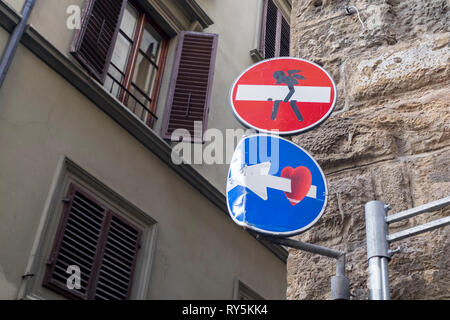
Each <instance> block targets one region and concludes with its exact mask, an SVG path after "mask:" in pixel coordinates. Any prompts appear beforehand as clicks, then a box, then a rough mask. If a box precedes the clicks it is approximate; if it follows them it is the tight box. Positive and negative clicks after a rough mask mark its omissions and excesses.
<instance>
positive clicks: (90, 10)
mask: <svg viewBox="0 0 450 320" xmlns="http://www.w3.org/2000/svg"><path fill="white" fill-rule="evenodd" d="M126 3H127V1H126V0H89V2H88V3H87V6H86V8H85V12H84V14H83V20H82V21H83V22H82V27H81V29H80V30H79V31H78V32H77V34H76V35H75V38H74V42H73V44H72V49H71V53H72V54H73V55H74V57H75V58H76V59H77V60H78V61H79V62H80V63H81V64H82V65H83V66H84V67H85V68H86V69H87V70H88V71H89V72H90V73H91V74H92V76H94V77H95V78H96V79H97V80H98V81H100V82H101V83H104V81H105V77H106V73H107V71H108V67H109V63H110V61H111V56H112V52H113V49H114V43H115V41H116V38H117V34H118V32H119V28H120V21H121V19H122V15H123V12H124V9H125V6H126Z"/></svg>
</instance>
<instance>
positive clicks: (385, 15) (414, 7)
mask: <svg viewBox="0 0 450 320" xmlns="http://www.w3.org/2000/svg"><path fill="white" fill-rule="evenodd" d="M346 6H354V7H356V8H357V9H358V11H359V14H360V19H361V21H362V24H361V22H360V21H359V19H358V15H357V14H356V10H354V8H350V12H352V13H353V14H351V15H347V14H346V11H345V7H346ZM449 20H450V13H449V1H448V0H352V1H343V0H341V1H340V0H294V1H293V10H292V17H291V55H292V56H296V57H300V58H304V59H307V60H310V61H313V62H316V63H318V64H320V65H322V66H323V67H324V68H325V69H326V70H328V71H329V72H330V74H331V75H332V76H333V78H334V80H335V81H336V84H337V87H338V94H339V96H338V105H337V107H336V109H335V111H334V113H333V115H332V116H331V117H330V118H329V119H328V120H327V121H325V123H324V124H323V125H321V126H320V127H319V128H316V129H314V130H313V131H310V132H308V133H306V134H302V135H299V136H296V137H293V139H292V140H293V141H294V142H295V143H297V144H298V145H300V146H302V147H304V148H305V149H306V150H308V151H310V152H311V154H312V155H313V156H314V157H315V158H316V159H317V160H318V162H319V163H320V165H321V166H322V168H323V169H324V170H325V174H326V176H327V180H328V184H329V204H328V207H327V210H326V212H325V213H324V215H323V217H322V218H321V220H320V222H319V223H318V224H316V225H315V226H314V227H313V228H312V229H310V230H309V231H307V232H305V233H304V234H302V235H300V236H298V237H297V238H298V239H299V240H301V241H306V242H310V243H316V244H320V245H324V246H328V247H331V248H335V249H339V250H344V251H346V252H348V254H347V258H348V263H347V267H346V272H347V273H348V276H349V278H350V283H351V288H350V290H351V294H352V298H353V299H368V296H369V289H368V264H367V257H366V242H365V241H366V240H365V221H364V204H365V203H366V202H368V201H370V200H381V201H384V202H385V203H388V204H390V205H391V206H392V207H393V210H392V211H390V213H396V212H399V211H402V210H405V209H408V208H412V207H415V206H418V205H421V204H424V203H427V202H430V201H433V200H438V199H440V198H443V197H445V196H448V195H450V103H449V101H450V86H449V83H450V72H449V71H450V70H449V60H450V49H449V42H450V32H449V31H450V30H449ZM449 213H450V208H448V207H447V208H446V209H443V210H440V211H436V212H434V213H428V214H424V215H421V216H418V217H416V218H412V219H410V220H408V221H402V222H398V223H396V224H394V225H393V226H392V227H391V228H390V232H395V231H399V230H402V229H404V228H407V227H412V226H414V225H417V224H420V223H424V222H426V221H431V220H434V219H437V218H440V217H444V216H448V215H449ZM449 236H450V228H449V227H445V228H441V229H437V230H434V231H432V232H428V233H424V234H422V235H417V236H415V237H413V238H409V239H405V240H403V241H401V242H397V243H394V246H393V247H394V248H395V247H397V246H401V247H402V252H401V253H398V254H396V255H395V256H394V257H393V259H392V261H391V262H390V263H389V282H390V292H391V298H392V299H449V298H450V289H449V288H450V254H449V253H450V241H449ZM391 249H393V248H391ZM334 269H335V262H334V261H333V260H331V259H328V258H325V257H320V256H317V255H312V254H309V253H305V252H300V251H297V250H290V254H289V259H288V290H287V297H288V299H329V298H330V277H331V276H332V275H333V274H334Z"/></svg>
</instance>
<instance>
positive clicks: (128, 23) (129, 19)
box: [120, 3, 139, 39]
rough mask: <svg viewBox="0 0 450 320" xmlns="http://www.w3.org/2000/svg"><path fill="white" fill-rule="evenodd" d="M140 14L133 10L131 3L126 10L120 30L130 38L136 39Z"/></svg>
mask: <svg viewBox="0 0 450 320" xmlns="http://www.w3.org/2000/svg"><path fill="white" fill-rule="evenodd" d="M138 18H139V13H138V12H137V11H136V9H135V8H133V7H132V6H131V5H130V4H129V3H128V4H127V6H126V8H125V12H124V13H123V18H122V23H121V24H120V29H121V30H122V31H123V32H124V33H125V34H126V35H127V36H128V37H129V38H130V39H133V38H134V32H135V30H136V25H137V22H138Z"/></svg>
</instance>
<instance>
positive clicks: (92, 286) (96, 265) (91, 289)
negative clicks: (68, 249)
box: [43, 182, 142, 300]
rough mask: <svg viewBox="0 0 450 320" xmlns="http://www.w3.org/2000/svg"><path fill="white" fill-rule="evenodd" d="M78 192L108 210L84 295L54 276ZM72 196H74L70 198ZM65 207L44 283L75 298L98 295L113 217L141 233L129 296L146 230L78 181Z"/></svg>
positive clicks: (72, 188) (45, 285) (134, 259)
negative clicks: (124, 216) (100, 273)
mask: <svg viewBox="0 0 450 320" xmlns="http://www.w3.org/2000/svg"><path fill="white" fill-rule="evenodd" d="M75 193H79V194H82V195H83V196H84V197H86V198H87V199H89V200H90V201H92V202H93V203H95V204H96V205H98V206H100V207H102V209H103V210H104V212H105V216H104V221H103V222H102V226H101V232H100V235H99V239H98V241H97V244H96V245H97V248H96V252H95V256H94V260H93V262H92V268H93V270H92V271H91V275H90V276H91V277H92V278H90V279H88V280H87V288H86V291H87V292H86V295H83V294H81V293H79V292H78V291H76V290H69V289H67V288H65V287H64V286H61V284H60V283H59V282H56V281H54V280H53V277H52V274H53V272H54V269H55V266H56V259H57V255H58V254H59V251H60V249H61V245H62V240H63V237H64V233H65V230H66V226H67V222H68V219H69V214H70V209H71V207H72V202H73V199H74V196H75ZM69 199H70V200H69ZM63 201H64V205H63V211H62V213H61V215H62V217H61V221H60V223H59V226H58V231H57V233H56V237H55V239H54V241H53V247H52V250H51V253H50V256H49V259H48V260H47V263H46V266H47V268H46V271H45V275H44V280H43V286H44V287H47V288H48V289H50V290H54V291H56V292H57V293H59V294H61V295H63V296H64V297H66V298H69V299H70V298H75V299H82V300H92V299H94V298H95V293H96V289H97V286H98V280H99V272H100V269H101V266H102V260H103V257H104V251H105V246H106V242H107V238H108V235H109V229H110V223H111V220H112V218H113V217H115V218H116V219H118V220H120V221H121V222H122V223H124V224H127V225H129V226H130V227H132V228H133V229H135V230H136V231H137V232H138V236H137V240H136V241H137V249H136V253H135V255H134V258H133V263H132V269H131V272H130V281H129V283H128V290H127V296H126V299H129V297H130V294H131V288H132V286H133V279H134V271H135V266H136V261H137V256H138V254H139V248H140V247H141V243H140V241H141V237H142V230H140V228H139V227H137V226H135V225H133V224H132V223H131V222H130V221H128V220H126V219H124V218H123V217H121V216H120V215H119V214H117V213H115V212H114V210H113V209H112V208H109V207H108V206H107V205H105V204H104V203H103V202H102V201H101V200H100V199H97V198H96V197H95V196H94V195H92V194H90V193H89V192H88V191H87V190H86V189H84V188H82V187H80V186H79V185H78V184H75V183H73V182H72V183H71V184H70V186H69V191H68V192H67V195H66V198H65V199H64V200H63Z"/></svg>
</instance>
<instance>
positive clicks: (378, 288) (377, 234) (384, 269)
mask: <svg viewBox="0 0 450 320" xmlns="http://www.w3.org/2000/svg"><path fill="white" fill-rule="evenodd" d="M449 204H450V196H448V197H445V198H442V199H439V200H436V201H433V202H430V203H427V204H424V205H421V206H418V207H415V208H412V209H408V210H405V211H402V212H399V213H396V214H392V215H389V216H386V212H387V211H388V210H390V209H391V207H390V206H389V205H386V204H384V203H383V202H381V201H378V200H375V201H370V202H368V203H366V205H365V217H366V240H367V258H368V260H369V283H370V298H371V299H372V300H389V278H388V262H389V261H390V260H391V257H392V254H393V253H395V252H396V251H398V250H399V249H397V250H394V251H391V250H389V244H390V243H392V242H395V241H398V240H402V239H405V238H408V237H411V236H414V235H417V234H420V233H423V232H427V231H431V230H434V229H437V228H441V227H444V226H447V225H450V217H449V216H447V217H445V218H441V219H437V220H434V221H431V222H428V223H425V224H422V225H419V226H415V227H412V228H409V229H406V230H402V231H399V232H396V233H393V234H388V225H389V224H391V223H394V222H398V221H401V220H404V219H408V218H411V217H414V216H417V215H419V214H422V213H425V212H429V211H434V210H439V209H442V208H444V207H446V206H448V205H449Z"/></svg>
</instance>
